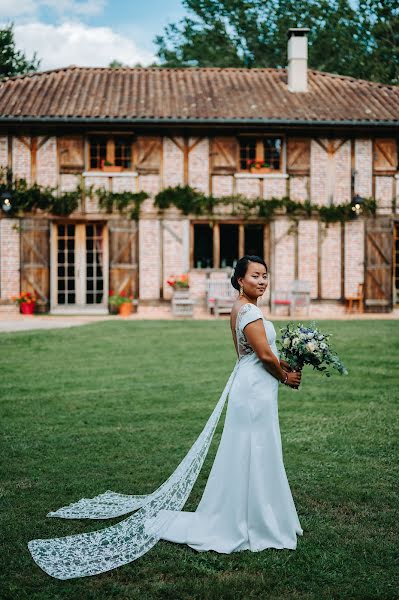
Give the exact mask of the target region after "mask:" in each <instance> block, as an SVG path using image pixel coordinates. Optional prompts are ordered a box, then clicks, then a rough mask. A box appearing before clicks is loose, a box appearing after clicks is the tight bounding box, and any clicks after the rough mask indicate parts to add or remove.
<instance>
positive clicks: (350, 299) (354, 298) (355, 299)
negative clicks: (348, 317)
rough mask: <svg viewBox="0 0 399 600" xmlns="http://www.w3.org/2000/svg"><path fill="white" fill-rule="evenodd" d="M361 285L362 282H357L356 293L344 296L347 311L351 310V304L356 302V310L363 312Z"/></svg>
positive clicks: (362, 285) (350, 311)
mask: <svg viewBox="0 0 399 600" xmlns="http://www.w3.org/2000/svg"><path fill="white" fill-rule="evenodd" d="M363 287H364V284H363V283H359V284H358V286H357V294H354V295H352V296H345V308H346V311H347V312H348V313H352V312H353V304H354V303H356V302H357V310H358V312H359V313H363V312H364V300H363Z"/></svg>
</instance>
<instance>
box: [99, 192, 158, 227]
mask: <svg viewBox="0 0 399 600" xmlns="http://www.w3.org/2000/svg"><path fill="white" fill-rule="evenodd" d="M95 193H96V196H97V198H98V204H99V206H100V209H101V210H105V212H107V213H112V212H113V211H114V209H115V210H117V211H118V212H119V214H121V215H128V216H129V217H130V218H131V219H135V220H137V219H138V218H139V216H140V207H141V203H142V202H144V200H145V199H146V198H149V197H150V196H149V195H148V194H147V192H109V191H107V190H105V189H104V188H100V189H98V190H96V192H95Z"/></svg>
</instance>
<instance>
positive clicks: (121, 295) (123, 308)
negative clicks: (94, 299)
mask: <svg viewBox="0 0 399 600" xmlns="http://www.w3.org/2000/svg"><path fill="white" fill-rule="evenodd" d="M108 303H109V305H110V306H111V307H115V309H117V311H118V314H119V316H120V317H128V316H129V315H131V314H132V312H133V306H134V304H133V296H129V295H128V294H127V293H126V292H124V291H122V292H114V291H112V290H111V291H110V293H109V298H108Z"/></svg>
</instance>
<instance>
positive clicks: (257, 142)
mask: <svg viewBox="0 0 399 600" xmlns="http://www.w3.org/2000/svg"><path fill="white" fill-rule="evenodd" d="M282 146H283V144H282V138H280V137H274V136H273V137H272V136H270V137H265V136H262V137H246V138H244V137H243V138H241V139H240V171H247V172H248V171H250V172H251V173H276V172H281V171H282Z"/></svg>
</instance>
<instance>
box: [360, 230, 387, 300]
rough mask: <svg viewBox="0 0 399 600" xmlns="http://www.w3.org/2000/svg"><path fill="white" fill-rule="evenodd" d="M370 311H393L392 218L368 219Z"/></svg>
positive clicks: (367, 292) (367, 294) (367, 295)
mask: <svg viewBox="0 0 399 600" xmlns="http://www.w3.org/2000/svg"><path fill="white" fill-rule="evenodd" d="M365 245H366V248H365V273H364V282H365V293H364V301H365V306H366V310H368V311H370V312H385V311H389V310H391V308H392V247H393V226H392V221H391V219H390V218H379V219H368V220H367V221H366V240H365Z"/></svg>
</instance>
